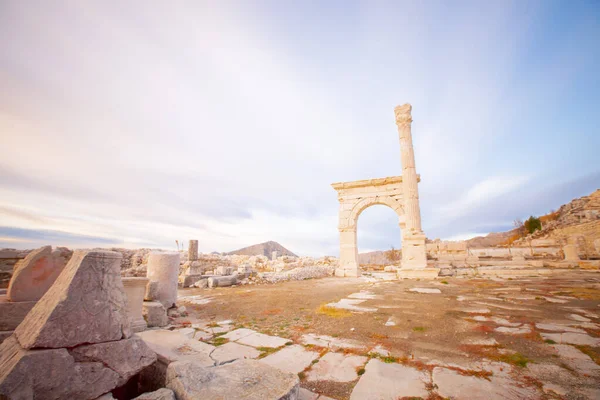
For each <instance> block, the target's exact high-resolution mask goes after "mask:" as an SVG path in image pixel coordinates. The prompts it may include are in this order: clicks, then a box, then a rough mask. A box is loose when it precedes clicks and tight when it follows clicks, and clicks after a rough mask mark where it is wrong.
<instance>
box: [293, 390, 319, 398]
mask: <svg viewBox="0 0 600 400" xmlns="http://www.w3.org/2000/svg"><path fill="white" fill-rule="evenodd" d="M318 398H319V395H318V394H317V393H313V392H311V391H310V390H308V389H304V388H300V392H299V393H298V400H317V399H318Z"/></svg>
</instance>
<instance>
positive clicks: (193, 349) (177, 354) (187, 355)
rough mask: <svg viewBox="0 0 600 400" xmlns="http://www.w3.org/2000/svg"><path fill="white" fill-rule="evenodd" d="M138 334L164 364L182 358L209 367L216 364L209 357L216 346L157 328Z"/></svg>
mask: <svg viewBox="0 0 600 400" xmlns="http://www.w3.org/2000/svg"><path fill="white" fill-rule="evenodd" d="M136 335H137V336H139V337H140V338H142V339H143V340H144V342H146V344H147V345H148V346H149V347H150V348H151V349H152V350H153V351H154V352H155V353H156V355H157V357H158V360H159V361H161V362H162V363H164V364H169V363H171V362H173V361H181V360H193V361H195V362H197V363H199V364H200V365H202V366H207V367H208V366H213V365H214V364H215V362H214V360H213V359H211V358H210V357H209V354H210V353H211V352H212V351H213V350H215V346H211V345H209V344H207V343H203V342H200V341H198V340H194V339H189V338H188V337H187V336H184V335H182V334H181V333H179V332H175V331H168V330H164V329H157V330H147V331H144V332H139V333H137V334H136Z"/></svg>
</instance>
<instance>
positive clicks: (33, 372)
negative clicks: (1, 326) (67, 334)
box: [0, 336, 119, 400]
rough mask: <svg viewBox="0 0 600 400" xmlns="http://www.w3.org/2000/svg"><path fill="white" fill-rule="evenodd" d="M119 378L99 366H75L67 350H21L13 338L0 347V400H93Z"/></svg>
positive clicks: (114, 384) (96, 363)
mask: <svg viewBox="0 0 600 400" xmlns="http://www.w3.org/2000/svg"><path fill="white" fill-rule="evenodd" d="M118 381H119V374H118V373H117V372H115V371H113V370H112V369H110V368H107V367H105V366H104V365H103V364H102V363H100V362H86V363H76V362H75V360H74V358H73V357H72V356H71V355H70V354H69V352H68V351H67V349H42V350H25V349H23V348H21V346H19V343H18V342H17V340H16V338H15V337H14V336H11V337H9V338H8V339H7V340H5V341H4V343H2V344H1V345H0V398H4V396H6V398H8V399H11V400H21V399H22V400H26V399H36V400H37V399H40V400H46V399H48V400H55V399H81V400H87V399H95V398H97V397H98V396H100V395H102V394H103V393H107V392H109V391H111V390H112V389H114V388H115V387H116V386H117V382H118Z"/></svg>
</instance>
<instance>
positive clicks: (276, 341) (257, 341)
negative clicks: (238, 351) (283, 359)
mask: <svg viewBox="0 0 600 400" xmlns="http://www.w3.org/2000/svg"><path fill="white" fill-rule="evenodd" d="M289 341H290V340H289V339H284V338H281V337H279V336H269V335H265V334H264V333H258V332H254V333H252V334H250V335H248V336H244V337H242V338H240V339H238V340H237V343H241V344H245V345H248V346H252V347H272V348H276V347H281V346H285V344H286V343H288V342H289Z"/></svg>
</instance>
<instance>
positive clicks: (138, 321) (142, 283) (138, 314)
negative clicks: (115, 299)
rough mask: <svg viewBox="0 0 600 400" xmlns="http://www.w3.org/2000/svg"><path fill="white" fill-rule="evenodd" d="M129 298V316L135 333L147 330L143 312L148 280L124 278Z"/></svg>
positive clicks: (124, 285)
mask: <svg viewBox="0 0 600 400" xmlns="http://www.w3.org/2000/svg"><path fill="white" fill-rule="evenodd" d="M122 280H123V287H124V288H125V294H126V296H127V314H128V316H129V324H130V326H131V330H132V331H133V332H141V331H143V330H145V329H146V328H147V324H146V321H145V320H144V315H143V311H142V305H143V303H144V295H145V294H146V285H147V284H148V279H147V278H122Z"/></svg>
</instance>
